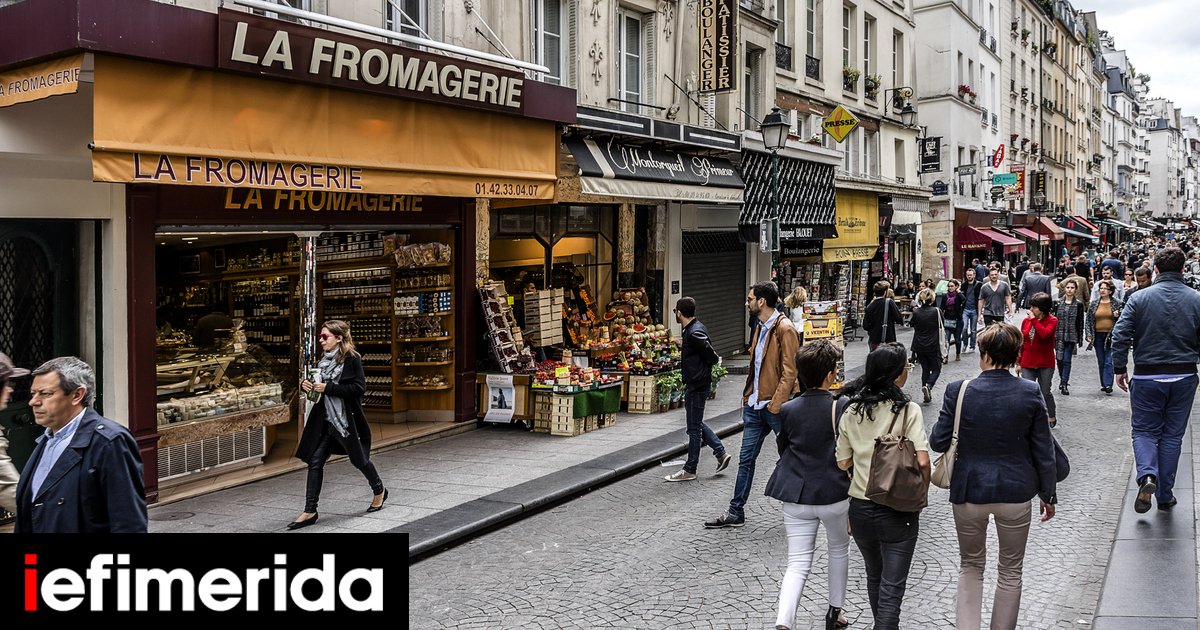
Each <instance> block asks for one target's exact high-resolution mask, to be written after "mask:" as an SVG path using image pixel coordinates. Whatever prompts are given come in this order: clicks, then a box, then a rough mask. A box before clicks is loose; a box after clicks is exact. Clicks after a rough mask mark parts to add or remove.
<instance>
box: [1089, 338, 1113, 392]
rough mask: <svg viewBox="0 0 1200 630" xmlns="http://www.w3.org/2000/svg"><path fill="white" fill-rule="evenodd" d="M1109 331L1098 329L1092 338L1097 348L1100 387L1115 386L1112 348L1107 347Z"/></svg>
mask: <svg viewBox="0 0 1200 630" xmlns="http://www.w3.org/2000/svg"><path fill="white" fill-rule="evenodd" d="M1108 335H1109V333H1106V332H1100V331H1096V338H1095V339H1093V340H1092V343H1093V344H1095V350H1096V366H1097V367H1098V368H1100V387H1112V386H1113V364H1112V348H1106V347H1105V345H1107V343H1108Z"/></svg>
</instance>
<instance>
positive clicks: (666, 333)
mask: <svg viewBox="0 0 1200 630" xmlns="http://www.w3.org/2000/svg"><path fill="white" fill-rule="evenodd" d="M612 297H613V299H612V301H611V302H609V303H608V305H607V306H606V307H605V309H604V314H603V315H602V316H601V322H600V324H599V325H598V326H594V327H593V328H592V335H591V336H590V337H588V338H586V339H584V340H583V341H582V343H581V344H580V347H581V348H583V349H587V350H591V351H592V356H593V357H609V356H613V355H617V354H619V353H622V352H624V353H626V354H629V353H631V352H633V351H634V349H635V348H637V354H645V355H650V354H657V352H656V350H655V349H656V348H658V347H660V346H662V347H665V346H667V345H669V344H670V343H671V331H670V330H669V329H668V328H667V326H666V325H664V324H656V323H654V321H653V319H652V318H651V315H650V306H649V299H648V297H647V295H646V290H645V289H642V288H635V289H618V290H617V291H614V292H613V294H612ZM604 350H608V351H609V352H607V353H605V352H603V351H604Z"/></svg>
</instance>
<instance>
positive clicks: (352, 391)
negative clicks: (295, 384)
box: [288, 319, 387, 529]
mask: <svg viewBox="0 0 1200 630" xmlns="http://www.w3.org/2000/svg"><path fill="white" fill-rule="evenodd" d="M317 341H318V342H319V343H320V344H321V350H323V351H324V355H322V357H321V362H320V363H319V364H318V365H317V369H318V370H319V371H320V373H321V379H320V382H316V383H314V382H312V381H308V380H305V381H302V382H301V383H300V389H301V390H302V391H303V392H304V393H306V394H307V393H308V392H310V391H316V392H319V393H320V394H321V398H320V400H318V401H317V402H316V403H315V404H314V405H313V407H312V409H311V411H310V413H309V415H308V419H307V421H306V422H305V423H304V434H303V435H301V437H300V446H299V448H297V449H296V457H297V458H298V459H300V460H301V461H303V462H305V463H307V464H308V484H307V486H306V487H305V491H304V513H303V514H301V515H300V516H299V517H298V518H297V519H296V520H295V521H293V522H291V523H289V524H288V529H300V528H302V527H308V526H309V525H313V524H315V523H316V522H317V517H318V516H319V514H318V512H317V502H318V500H319V499H320V498H321V484H322V482H323V481H324V478H325V462H326V461H328V460H329V456H330V455H346V456H347V457H349V458H350V463H351V464H353V465H354V467H355V468H357V469H358V470H359V472H361V473H362V474H363V476H364V477H366V478H367V483H369V484H370V485H371V492H372V493H373V494H374V497H373V498H372V499H371V504H370V506H369V507H367V511H368V512H377V511H379V510H381V509H383V502H384V501H386V500H387V490H386V489H385V488H384V487H383V480H382V479H380V478H379V472H378V471H376V470H375V465H374V464H372V463H371V429H370V427H369V426H367V418H366V416H365V415H364V414H363V410H362V397H363V392H365V391H366V389H367V379H366V375H365V374H364V373H363V367H362V359H361V358H360V357H359V355H358V351H357V350H355V349H354V339H353V338H352V337H351V336H350V324H347V323H346V322H344V321H342V320H339V319H332V320H329V321H327V322H325V324H324V325H323V326H322V327H321V334H320V335H318V336H317Z"/></svg>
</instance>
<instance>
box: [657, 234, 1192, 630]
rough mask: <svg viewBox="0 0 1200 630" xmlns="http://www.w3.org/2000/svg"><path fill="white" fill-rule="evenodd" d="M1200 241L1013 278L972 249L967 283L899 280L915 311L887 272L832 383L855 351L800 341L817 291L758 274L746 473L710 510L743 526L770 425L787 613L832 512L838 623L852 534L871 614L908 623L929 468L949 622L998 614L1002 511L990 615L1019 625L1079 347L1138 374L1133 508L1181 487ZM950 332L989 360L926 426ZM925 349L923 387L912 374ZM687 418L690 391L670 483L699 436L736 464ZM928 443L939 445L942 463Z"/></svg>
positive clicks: (996, 625)
mask: <svg viewBox="0 0 1200 630" xmlns="http://www.w3.org/2000/svg"><path fill="white" fill-rule="evenodd" d="M1130 253H1134V255H1135V258H1136V266H1135V265H1133V264H1130V261H1129V255H1130ZM1143 254H1144V256H1145V258H1142V257H1141V256H1143ZM1197 254H1198V256H1194V257H1192V258H1191V259H1190V261H1191V262H1194V265H1190V266H1189V265H1188V264H1187V263H1189V259H1188V257H1187V256H1186V255H1185V253H1184V252H1183V251H1182V250H1181V249H1179V248H1177V247H1173V246H1170V245H1166V244H1159V245H1158V246H1156V247H1152V248H1146V249H1144V250H1138V251H1137V252H1126V253H1121V252H1120V251H1117V250H1114V251H1111V252H1108V253H1107V254H1106V255H1105V256H1104V257H1103V258H1099V257H1097V259H1096V260H1095V261H1093V262H1089V259H1088V258H1087V257H1083V258H1082V260H1072V259H1065V260H1064V261H1063V262H1062V263H1061V264H1060V265H1059V266H1058V268H1057V270H1056V276H1057V277H1056V276H1052V275H1049V274H1047V273H1045V271H1046V270H1045V268H1044V267H1043V266H1042V265H1041V264H1040V263H1036V262H1034V263H1032V264H1028V265H1027V270H1025V271H1023V273H1022V275H1021V276H1019V277H1017V278H1009V277H1006V276H1005V274H1004V273H1003V271H1004V270H1003V268H1002V267H1001V265H999V264H995V263H993V264H991V265H990V266H988V267H983V266H982V265H980V268H976V266H975V265H974V264H972V265H971V266H970V267H969V268H968V269H966V270H965V273H964V276H963V279H962V280H961V281H960V280H958V279H949V280H948V281H946V282H944V283H941V285H940V286H938V285H936V284H932V283H931V284H930V285H927V284H925V283H922V284H921V285H920V286H915V287H912V286H908V284H903V285H901V287H900V289H899V293H900V294H902V295H904V296H905V297H908V296H911V297H912V298H913V299H914V309H913V311H912V313H911V317H910V318H909V319H908V320H907V322H906V320H905V319H904V317H903V314H902V312H901V310H900V309H899V307H898V305H897V303H896V301H895V300H893V299H892V295H893V293H892V292H891V290H890V289H891V286H890V284H889V283H888V282H886V281H880V282H878V283H876V284H875V285H874V286H873V287H872V293H873V296H874V299H873V300H872V301H871V302H870V304H869V305H868V306H867V307H866V310H865V312H864V314H863V315H864V316H863V324H864V328H865V330H866V333H867V339H868V343H869V345H870V353H869V354H868V355H867V359H866V364H865V371H864V374H863V375H862V376H860V377H859V378H857V379H854V380H853V381H851V382H849V383H846V384H845V385H844V386H843V387H842V388H841V391H840V392H837V393H834V392H833V391H832V389H833V385H834V383H835V382H836V381H837V376H838V367H837V364H838V361H839V360H840V358H841V350H840V349H839V348H838V347H836V346H835V345H834V344H832V343H830V342H829V341H828V340H826V339H816V340H812V341H809V342H808V343H804V342H803V337H802V335H803V326H804V323H803V316H802V314H798V313H797V311H798V310H799V311H802V309H803V303H804V301H805V300H806V299H807V296H803V295H795V294H793V295H790V296H788V299H787V300H786V301H785V302H782V303H781V300H780V295H779V291H778V289H777V288H776V287H775V285H774V284H773V283H770V282H761V283H758V284H755V285H754V286H752V287H751V288H750V290H749V292H748V293H747V296H746V304H747V310H748V311H749V313H750V315H751V316H752V317H753V318H754V322H755V326H754V329H753V331H752V333H751V345H750V349H749V353H750V367H749V373H748V375H747V379H746V384H745V387H744V389H743V396H742V405H743V406H742V414H743V419H744V421H745V428H744V433H743V440H742V446H741V450H740V453H739V456H738V474H737V478H736V481H735V483H734V489H733V498H732V499H731V501H730V503H729V506H728V508H727V509H726V510H725V511H724V512H723V513H721V514H720V515H719V516H717V517H716V518H713V519H710V520H708V521H706V522H705V523H704V526H705V527H707V528H712V529H718V528H727V527H741V526H743V525H744V524H745V521H746V517H745V506H746V503H747V501H748V500H749V494H750V487H751V485H752V482H753V475H754V472H755V461H756V460H757V458H758V455H759V451H760V450H761V448H762V445H763V443H764V442H765V441H766V439H767V437H769V436H770V434H771V433H774V434H775V437H776V444H777V447H778V453H779V459H778V461H777V463H776V465H775V468H774V470H773V471H772V473H771V475H770V478H769V479H768V481H767V485H766V494H767V496H769V497H772V498H774V499H777V500H779V501H780V502H781V511H782V518H783V524H784V530H783V531H784V533H785V539H786V547H787V561H786V566H785V567H784V568H783V574H782V578H783V579H782V585H781V588H780V593H779V599H778V603H777V606H776V622H775V623H776V625H775V628H777V629H789V628H792V627H793V624H794V623H795V617H796V614H797V608H798V603H799V601H800V598H801V596H802V592H803V590H804V588H805V585H806V582H807V581H808V578H809V574H810V571H811V568H812V565H813V556H814V553H815V550H816V547H817V539H818V535H819V533H820V532H821V530H822V528H823V529H824V540H825V545H826V548H827V551H828V565H829V570H828V584H827V587H828V598H827V599H828V608H827V609H826V614H825V619H824V621H825V627H826V628H827V629H832V628H841V627H844V626H845V625H847V622H846V614H845V610H844V609H845V602H846V591H847V584H848V581H849V577H848V576H849V574H850V572H851V571H854V570H856V569H854V568H853V567H851V566H850V564H851V562H850V556H849V547H850V542H851V539H853V542H854V544H855V545H856V546H857V547H858V550H859V552H860V555H861V557H862V563H863V566H862V567H861V569H859V570H861V571H862V573H863V574H864V575H865V577H866V585H867V596H868V600H869V603H870V608H871V614H872V617H873V619H874V625H873V627H874V628H876V629H878V630H888V629H894V628H899V627H900V626H901V621H900V620H901V617H902V609H903V600H904V594H905V588H906V584H907V580H908V574H909V569H910V567H911V565H912V560H913V556H914V551H915V549H916V546H917V545H918V544H919V543H918V538H919V536H918V534H919V531H920V514H921V510H922V508H923V507H925V504H926V501H927V498H926V497H927V495H926V492H927V488H928V484H929V483H930V480H931V477H932V478H933V480H934V482H935V483H938V485H942V486H943V487H947V488H948V489H949V491H950V496H949V500H950V503H951V504H952V507H953V515H954V523H955V530H956V533H957V538H958V547H959V556H960V572H959V577H958V583H957V589H956V604H957V612H956V626H955V627H957V628H960V629H970V628H980V627H981V624H983V623H984V622H983V620H982V616H983V609H984V606H983V583H984V579H983V574H984V568H985V564H986V555H987V554H986V549H987V540H988V533H987V532H988V524H989V522H991V523H994V526H995V536H996V540H997V541H998V543H999V557H998V561H997V580H996V590H995V595H994V600H993V603H992V606H991V621H990V624H989V625H990V627H991V628H993V629H1001V628H1009V629H1011V628H1016V627H1017V623H1018V619H1019V613H1020V606H1021V598H1022V567H1023V562H1024V556H1025V549H1026V546H1027V541H1028V538H1029V533H1030V524H1031V522H1032V519H1033V516H1034V515H1035V514H1037V515H1039V517H1040V519H1041V520H1042V521H1046V520H1049V519H1050V518H1053V517H1054V514H1055V506H1056V504H1057V502H1058V496H1057V484H1058V483H1060V482H1061V481H1063V479H1065V478H1066V475H1067V474H1068V472H1069V470H1070V466H1069V461H1068V459H1067V456H1066V453H1065V452H1064V451H1063V449H1062V447H1061V446H1060V445H1059V444H1058V443H1057V441H1056V440H1055V438H1054V437H1053V435H1052V430H1051V429H1052V428H1053V427H1055V426H1057V422H1058V418H1057V413H1056V403H1055V392H1053V389H1054V386H1053V383H1054V377H1055V375H1057V376H1058V380H1059V383H1058V388H1057V389H1058V392H1057V393H1058V394H1059V395H1063V396H1069V395H1070V394H1071V392H1070V381H1071V374H1072V365H1073V359H1074V358H1075V357H1077V356H1078V355H1079V353H1080V352H1083V351H1087V350H1092V351H1094V352H1095V354H1096V359H1097V366H1098V370H1099V380H1100V386H1101V391H1102V392H1103V393H1104V394H1106V395H1111V394H1112V393H1113V387H1114V386H1116V387H1119V388H1121V389H1122V390H1125V391H1129V392H1130V396H1131V407H1132V413H1131V427H1132V443H1133V449H1134V455H1135V459H1136V468H1137V483H1138V493H1137V496H1136V500H1135V503H1134V508H1135V510H1136V511H1137V512H1138V513H1143V512H1146V511H1148V510H1149V509H1150V508H1151V507H1152V505H1153V503H1155V502H1156V503H1157V505H1158V508H1159V509H1160V510H1164V511H1169V510H1170V509H1171V508H1172V507H1173V506H1174V505H1175V504H1176V499H1175V495H1174V484H1175V478H1176V473H1177V470H1178V460H1179V457H1180V452H1181V448H1182V444H1181V442H1182V437H1183V434H1184V432H1185V430H1186V428H1187V423H1188V418H1189V414H1190V410H1191V405H1192V401H1193V398H1194V396H1195V392H1196V388H1197V381H1198V378H1197V371H1196V365H1197V362H1200V292H1198V291H1196V290H1194V289H1192V288H1190V287H1189V286H1188V284H1186V283H1185V276H1184V272H1185V271H1187V272H1188V274H1190V273H1191V271H1190V268H1191V266H1194V267H1195V269H1196V271H1197V272H1200V248H1197ZM975 262H978V261H975ZM1143 271H1144V273H1143ZM980 277H983V278H985V280H983V281H981V280H980V279H979V278H980ZM1014 285H1015V286H1016V287H1017V288H1016V289H1014V288H1013V286H1014ZM684 300H688V298H685V299H684ZM684 300H681V302H680V304H681V305H682V306H683V308H682V311H684V312H685V313H688V314H689V315H688V317H690V318H691V319H687V320H681V323H684V324H685V335H684V342H683V344H684V362H685V369H686V364H687V363H688V361H689V360H693V361H697V360H698V361H700V363H699V364H698V365H699V367H697V368H696V370H695V371H697V372H700V371H704V372H707V368H708V367H709V364H710V362H712V361H716V360H717V359H716V358H715V353H712V352H711V347H710V346H708V345H707V341H706V339H707V337H706V336H704V339H705V341H703V342H698V341H696V337H695V336H694V335H690V334H689V332H688V331H689V330H696V329H697V328H696V326H695V324H694V323H692V322H694V321H695V320H694V313H695V304H694V302H685V301H684ZM780 308H786V309H788V314H785V313H781V312H780V310H779V309H780ZM1018 309H1023V310H1024V313H1023V314H1019V312H1018ZM905 325H908V326H910V327H911V328H912V330H913V335H912V341H911V345H910V346H909V347H905V346H904V345H902V344H899V343H897V342H896V329H897V327H898V326H905ZM951 349H953V351H954V352H953V356H954V360H955V361H961V359H962V356H961V355H962V354H963V353H968V354H969V353H973V352H978V356H977V361H978V369H979V372H978V375H977V376H976V377H974V378H970V379H965V380H961V381H956V382H952V383H950V384H949V385H948V386H947V387H946V389H945V391H944V393H943V394H942V395H941V402H942V404H941V407H940V410H939V411H938V412H937V420H936V423H935V424H934V425H933V427H932V431H931V432H930V433H929V434H927V433H926V430H925V423H924V418H925V414H926V413H927V411H928V410H927V408H926V406H927V405H929V404H930V403H932V402H933V394H934V389H935V387H936V386H937V384H938V379H939V376H940V373H941V367H942V365H944V364H945V363H947V362H949V361H950V356H951V352H950V351H951ZM1131 350H1132V352H1133V357H1134V358H1133V374H1132V375H1130V374H1129V353H1130V351H1131ZM697 357H700V358H697ZM916 364H919V365H920V371H921V377H920V384H921V396H922V398H921V400H920V401H915V400H910V398H909V396H908V395H907V394H905V392H904V386H905V384H906V383H907V381H908V378H909V373H910V371H911V370H912V369H914V367H915V365H916ZM1075 367H1078V366H1075ZM685 380H686V379H685ZM705 393H706V392H705ZM692 416H693V414H692V411H691V409H690V408H689V414H688V435H689V445H690V447H691V448H690V449H689V457H688V462H687V465H685V467H684V470H682V471H680V472H679V473H676V474H675V475H672V476H668V480H669V481H678V480H686V479H694V478H695V462H696V459H697V456H696V454H697V453H698V451H699V448H700V446H701V445H708V446H710V447H711V448H712V449H713V453H714V455H715V456H716V457H717V459H718V469H719V468H720V467H723V466H724V465H725V464H726V463H727V460H726V458H728V457H729V456H728V455H726V454H724V451H723V449H722V447H721V446H720V442H719V441H718V440H716V438H715V436H713V437H712V439H709V436H708V435H707V432H705V431H704V430H703V424H702V423H700V422H699V421H693V417H692ZM697 427H701V428H697ZM931 451H932V452H935V453H944V454H945V455H943V456H942V457H941V458H940V459H939V460H937V461H931V457H930V452H931ZM681 475H682V477H683V478H682V479H681V478H680V476H681ZM673 477H674V478H673ZM1035 499H1036V501H1037V505H1036V507H1035V505H1034V500H1035Z"/></svg>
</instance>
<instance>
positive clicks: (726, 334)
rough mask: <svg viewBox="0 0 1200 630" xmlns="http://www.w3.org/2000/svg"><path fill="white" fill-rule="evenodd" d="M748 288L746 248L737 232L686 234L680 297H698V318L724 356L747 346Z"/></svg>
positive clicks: (684, 236) (713, 343)
mask: <svg viewBox="0 0 1200 630" xmlns="http://www.w3.org/2000/svg"><path fill="white" fill-rule="evenodd" d="M746 288H747V285H746V246H745V245H743V244H742V243H741V241H739V240H738V233H737V232H736V231H731V232H684V233H683V286H682V287H681V293H680V296H681V297H682V296H691V297H693V298H696V317H697V318H698V319H699V320H700V321H702V322H704V325H705V326H707V327H708V334H709V338H710V339H711V340H712V346H713V349H714V350H716V351H717V354H719V355H721V356H723V357H727V356H730V355H733V354H737V353H738V352H741V351H742V348H743V345H744V343H745V340H746V334H747V330H748V326H749V324H748V322H749V315H747V313H746Z"/></svg>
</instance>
